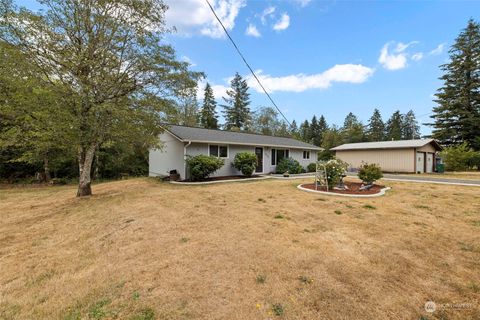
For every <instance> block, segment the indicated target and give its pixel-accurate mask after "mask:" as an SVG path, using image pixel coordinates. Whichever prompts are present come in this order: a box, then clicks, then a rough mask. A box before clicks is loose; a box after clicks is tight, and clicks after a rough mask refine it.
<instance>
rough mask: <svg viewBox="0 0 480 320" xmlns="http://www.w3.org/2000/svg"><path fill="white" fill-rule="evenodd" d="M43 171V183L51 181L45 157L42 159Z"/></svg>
mask: <svg viewBox="0 0 480 320" xmlns="http://www.w3.org/2000/svg"><path fill="white" fill-rule="evenodd" d="M43 171H44V174H45V182H49V181H50V179H51V176H50V168H49V167H48V157H47V156H45V157H44V158H43Z"/></svg>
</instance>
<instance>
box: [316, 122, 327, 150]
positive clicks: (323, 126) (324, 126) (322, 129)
mask: <svg viewBox="0 0 480 320" xmlns="http://www.w3.org/2000/svg"><path fill="white" fill-rule="evenodd" d="M327 130H328V123H327V120H325V117H324V116H323V115H321V116H320V118H319V119H318V131H319V133H320V138H319V144H318V146H321V145H322V142H323V135H324V134H325V131H327Z"/></svg>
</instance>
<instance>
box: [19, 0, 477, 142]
mask: <svg viewBox="0 0 480 320" xmlns="http://www.w3.org/2000/svg"><path fill="white" fill-rule="evenodd" d="M211 2H212V3H213V5H214V7H215V8H216V10H217V13H218V14H219V15H220V17H221V19H222V21H223V22H224V23H225V25H226V26H227V29H229V32H230V34H231V35H232V37H233V38H234V40H235V41H236V42H237V44H238V45H239V47H240V49H241V50H242V51H243V53H244V55H245V56H246V58H247V60H248V61H249V63H250V64H251V66H252V67H253V69H254V70H259V74H260V75H261V77H260V78H261V80H262V82H263V83H264V85H265V87H266V88H267V90H269V91H270V92H271V94H272V97H273V99H274V100H275V101H276V103H277V105H279V107H280V108H281V110H282V111H283V112H284V113H285V115H286V116H287V118H288V119H289V120H290V121H291V120H293V119H295V120H296V121H297V122H298V123H300V122H301V121H303V120H304V119H311V117H312V115H314V114H315V115H317V116H319V115H322V114H323V115H324V116H325V117H326V119H327V121H328V122H329V123H335V124H338V125H341V124H342V123H343V119H344V118H345V116H346V114H347V113H348V112H353V113H355V114H356V115H357V116H358V117H359V118H360V119H361V120H362V121H364V122H367V121H368V118H369V117H370V116H371V114H372V111H373V109H374V108H379V109H380V111H381V112H382V115H383V117H384V118H385V119H386V118H387V117H389V116H390V115H391V113H392V112H393V111H395V110H397V109H399V110H400V111H402V112H407V111H408V110H410V109H413V110H414V111H415V113H416V114H417V116H418V117H419V120H420V121H428V120H429V118H428V113H430V112H431V109H432V107H433V106H434V103H433V102H432V95H433V94H434V93H435V92H436V89H437V88H438V87H439V86H440V85H441V82H440V81H439V80H438V77H439V76H440V75H441V72H440V69H439V65H441V64H443V63H445V62H447V61H448V48H449V46H450V45H451V44H452V43H453V42H454V39H455V37H456V36H457V35H458V33H459V32H460V30H461V29H462V28H464V27H465V26H466V24H467V21H468V19H469V18H473V19H476V20H479V19H480V17H479V15H480V2H476V1H468V2H461V1H451V2H449V1H381V2H375V1H366V2H362V1H316V0H311V1H308V0H291V1H245V0H227V1H218V0H217V1H211ZM17 3H18V4H20V5H25V6H28V7H31V8H35V7H36V5H35V1H33V0H28V1H26V0H24V1H18V2H17ZM167 3H168V4H169V6H170V10H169V12H167V16H166V17H167V23H168V24H169V25H175V26H176V28H177V32H176V33H175V34H172V35H169V36H168V37H167V41H169V42H171V43H172V45H173V46H174V47H175V48H176V49H177V52H178V55H179V57H181V58H182V59H185V60H188V61H191V63H192V65H193V66H192V68H193V69H194V70H198V71H204V72H205V73H206V75H207V80H208V81H209V82H210V83H211V84H212V85H213V86H214V89H215V94H216V96H217V97H218V98H219V101H220V97H221V96H222V94H223V93H224V90H225V87H227V86H228V81H229V79H230V78H231V77H232V76H233V75H234V73H235V72H237V71H238V72H239V73H240V74H241V75H244V76H246V77H247V78H248V79H249V84H250V85H251V90H250V91H251V100H252V103H251V107H252V108H253V109H255V108H257V107H258V106H270V103H269V101H268V100H267V98H266V96H265V95H264V94H263V93H261V92H260V91H258V89H259V88H258V87H257V85H256V84H255V82H254V81H253V79H251V77H250V76H249V71H248V69H247V68H246V66H245V65H244V64H243V62H242V61H241V59H240V57H239V56H238V55H237V53H236V52H235V51H234V49H233V47H232V45H231V43H230V42H228V40H227V39H226V38H225V37H224V35H223V34H222V32H221V30H220V29H219V27H218V25H217V24H216V22H215V21H214V17H213V16H212V14H211V12H210V11H209V9H208V7H207V6H206V4H205V2H204V0H168V1H167ZM247 31H248V32H247ZM260 70H261V71H260ZM199 98H201V96H199ZM429 132H430V128H429V127H425V126H422V133H424V134H427V133H429Z"/></svg>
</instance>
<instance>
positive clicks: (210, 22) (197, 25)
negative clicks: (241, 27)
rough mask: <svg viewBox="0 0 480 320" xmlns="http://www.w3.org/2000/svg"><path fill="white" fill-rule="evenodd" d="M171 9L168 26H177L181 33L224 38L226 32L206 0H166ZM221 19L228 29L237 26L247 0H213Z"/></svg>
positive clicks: (212, 2)
mask: <svg viewBox="0 0 480 320" xmlns="http://www.w3.org/2000/svg"><path fill="white" fill-rule="evenodd" d="M166 3H167V5H168V6H169V9H168V10H167V12H166V14H165V18H166V21H167V25H168V26H175V27H176V28H177V31H178V32H179V34H181V35H187V36H190V35H192V34H202V35H205V36H209V37H212V38H223V37H224V36H225V35H224V32H223V30H222V27H221V26H220V24H219V23H218V22H217V20H216V18H215V16H214V15H213V13H212V12H211V10H210V8H209V7H208V5H207V3H206V2H205V0H182V1H178V0H166ZM211 4H212V6H213V8H214V9H215V12H216V13H217V15H218V17H219V18H220V20H221V21H222V22H223V24H224V26H225V28H226V29H227V30H232V29H233V28H234V26H235V19H236V18H237V16H238V13H239V11H240V9H241V8H243V7H244V6H245V5H246V3H245V0H211Z"/></svg>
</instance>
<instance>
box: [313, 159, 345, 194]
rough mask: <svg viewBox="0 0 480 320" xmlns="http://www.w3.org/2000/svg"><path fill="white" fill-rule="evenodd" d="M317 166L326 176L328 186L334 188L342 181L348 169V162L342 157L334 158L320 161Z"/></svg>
mask: <svg viewBox="0 0 480 320" xmlns="http://www.w3.org/2000/svg"><path fill="white" fill-rule="evenodd" d="M317 168H318V171H319V172H320V173H321V174H322V173H323V175H324V176H325V177H326V180H327V184H328V187H329V188H333V187H334V186H335V185H337V184H338V183H339V182H340V179H341V178H342V175H343V174H345V172H346V171H347V168H348V163H346V162H343V161H342V160H340V159H332V160H328V161H320V162H318V166H317Z"/></svg>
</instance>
